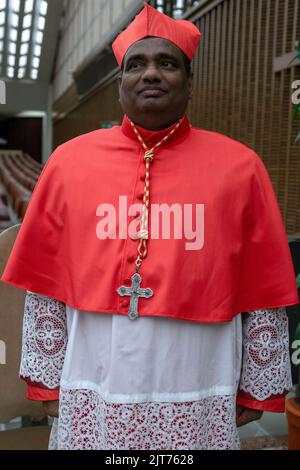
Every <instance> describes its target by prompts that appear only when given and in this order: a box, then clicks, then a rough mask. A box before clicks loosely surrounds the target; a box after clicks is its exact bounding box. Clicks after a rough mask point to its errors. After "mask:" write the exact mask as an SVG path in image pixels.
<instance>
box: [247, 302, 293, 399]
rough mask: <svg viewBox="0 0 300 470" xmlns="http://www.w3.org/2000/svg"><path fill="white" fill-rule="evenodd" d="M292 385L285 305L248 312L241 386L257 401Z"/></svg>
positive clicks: (283, 390)
mask: <svg viewBox="0 0 300 470" xmlns="http://www.w3.org/2000/svg"><path fill="white" fill-rule="evenodd" d="M291 388H292V379H291V365H290V358H289V334H288V318H287V314H286V310H285V307H279V308H273V309H264V310H256V311H252V312H247V313H245V314H244V316H243V364H242V371H241V379H240V389H241V390H243V391H245V392H247V393H249V394H250V395H251V396H252V397H253V398H255V399H256V400H258V401H263V400H267V399H268V398H269V397H271V396H272V395H279V394H283V393H284V392H286V391H287V390H290V389H291Z"/></svg>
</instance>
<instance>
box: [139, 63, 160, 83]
mask: <svg viewBox="0 0 300 470" xmlns="http://www.w3.org/2000/svg"><path fill="white" fill-rule="evenodd" d="M142 79H143V80H151V81H153V80H161V76H160V71H159V69H158V67H157V65H156V64H148V65H147V67H146V68H145V70H144V73H143V76H142Z"/></svg>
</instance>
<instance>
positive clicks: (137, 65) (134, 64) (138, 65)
mask: <svg viewBox="0 0 300 470" xmlns="http://www.w3.org/2000/svg"><path fill="white" fill-rule="evenodd" d="M141 65H142V64H141V63H140V62H131V64H129V65H128V67H127V70H132V69H136V68H138V67H141Z"/></svg>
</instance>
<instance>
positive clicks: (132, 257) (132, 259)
mask: <svg viewBox="0 0 300 470" xmlns="http://www.w3.org/2000/svg"><path fill="white" fill-rule="evenodd" d="M134 260H135V257H134V256H128V258H127V261H128V263H133V262H134Z"/></svg>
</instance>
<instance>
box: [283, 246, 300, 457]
mask: <svg viewBox="0 0 300 470" xmlns="http://www.w3.org/2000/svg"><path fill="white" fill-rule="evenodd" d="M294 241H295V242H296V246H297V245H298V247H299V246H300V245H299V244H300V239H297V240H294ZM297 251H298V254H299V248H298V250H297ZM295 264H296V263H295ZM296 281H297V287H298V290H299V289H300V274H298V275H297V278H296ZM290 318H291V317H290ZM294 331H295V333H294V336H292V337H291V338H292V343H291V349H292V354H291V362H292V367H294V368H296V371H297V374H296V383H295V384H294V393H293V396H291V397H290V398H287V399H286V415H287V421H288V448H289V450H300V322H299V323H298V324H297V325H296V329H295V330H294Z"/></svg>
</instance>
